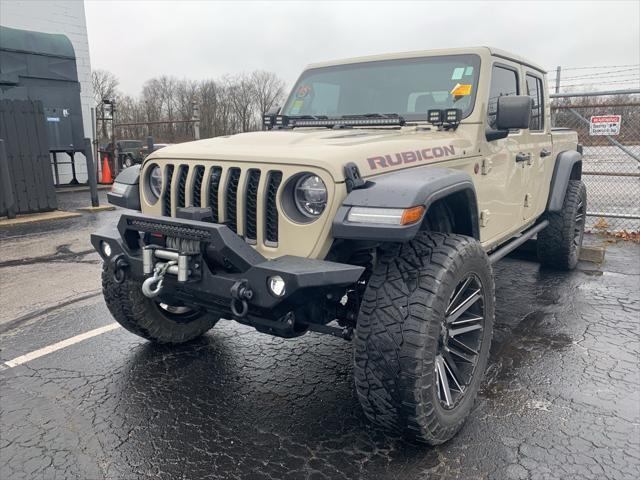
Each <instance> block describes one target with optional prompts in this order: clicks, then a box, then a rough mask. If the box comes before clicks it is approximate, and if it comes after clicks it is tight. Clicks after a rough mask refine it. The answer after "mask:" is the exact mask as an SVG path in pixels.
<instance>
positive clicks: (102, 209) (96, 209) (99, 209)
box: [76, 205, 116, 213]
mask: <svg viewBox="0 0 640 480" xmlns="http://www.w3.org/2000/svg"><path fill="white" fill-rule="evenodd" d="M115 209H116V207H114V206H113V205H100V206H99V207H81V208H77V209H76V210H78V211H79V212H87V213H97V212H108V211H111V210H115Z"/></svg>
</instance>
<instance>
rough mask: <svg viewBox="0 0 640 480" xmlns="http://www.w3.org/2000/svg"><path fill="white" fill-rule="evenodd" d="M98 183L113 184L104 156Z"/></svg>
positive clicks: (107, 159) (109, 168)
mask: <svg viewBox="0 0 640 480" xmlns="http://www.w3.org/2000/svg"><path fill="white" fill-rule="evenodd" d="M100 183H113V178H112V177H111V167H109V158H108V157H107V156H106V155H105V156H104V157H102V177H101V178H100Z"/></svg>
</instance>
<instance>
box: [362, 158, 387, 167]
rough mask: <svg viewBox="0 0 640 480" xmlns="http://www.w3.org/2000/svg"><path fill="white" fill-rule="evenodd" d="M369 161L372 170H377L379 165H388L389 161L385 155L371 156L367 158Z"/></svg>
mask: <svg viewBox="0 0 640 480" xmlns="http://www.w3.org/2000/svg"><path fill="white" fill-rule="evenodd" d="M367 162H369V167H370V168H371V170H375V169H376V168H378V167H381V168H386V167H388V165H387V161H386V160H385V158H384V157H371V158H367Z"/></svg>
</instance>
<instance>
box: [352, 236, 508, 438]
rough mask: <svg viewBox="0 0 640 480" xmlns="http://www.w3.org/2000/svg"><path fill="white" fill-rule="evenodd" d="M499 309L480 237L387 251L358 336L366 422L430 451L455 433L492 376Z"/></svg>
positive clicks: (418, 241) (430, 240) (357, 370)
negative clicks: (496, 309) (485, 379)
mask: <svg viewBox="0 0 640 480" xmlns="http://www.w3.org/2000/svg"><path fill="white" fill-rule="evenodd" d="M494 303H495V299H494V283H493V274H492V270H491V265H490V263H489V259H488V257H487V255H486V253H485V252H484V250H483V249H482V247H481V246H480V244H479V243H478V242H477V241H476V240H474V239H472V238H468V237H464V236H461V235H445V234H441V233H423V234H421V235H420V236H418V237H416V238H415V239H414V240H412V241H411V242H409V243H406V244H402V245H400V244H394V245H389V246H387V247H385V248H383V249H382V252H381V255H380V257H379V261H378V264H377V265H376V267H375V268H374V271H373V274H372V276H371V278H370V280H369V285H368V287H367V290H366V293H365V296H364V299H363V302H362V305H361V309H360V314H359V317H358V324H357V329H356V338H355V367H354V377H355V383H356V390H357V393H358V397H359V399H360V402H361V404H362V407H363V409H364V412H365V414H366V416H367V417H368V418H369V419H370V420H372V421H373V422H374V423H376V424H378V425H381V426H383V427H386V428H388V429H392V430H395V431H400V432H403V433H405V434H408V435H409V436H411V437H414V438H416V439H418V440H421V441H425V442H427V443H429V444H431V445H437V444H440V443H443V442H445V441H447V440H449V439H450V438H451V437H453V436H454V435H455V434H456V432H457V431H458V430H459V429H460V428H461V427H462V425H463V423H464V421H465V420H466V418H467V417H468V416H469V413H470V411H471V408H472V406H473V403H474V400H475V397H476V395H477V392H478V389H479V388H480V384H481V381H482V378H483V376H484V370H485V368H486V365H487V360H488V357H489V347H490V343H491V336H492V332H493V319H494Z"/></svg>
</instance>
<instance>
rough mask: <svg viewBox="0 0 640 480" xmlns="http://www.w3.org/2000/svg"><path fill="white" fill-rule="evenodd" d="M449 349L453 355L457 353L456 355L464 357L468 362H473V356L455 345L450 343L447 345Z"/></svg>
mask: <svg viewBox="0 0 640 480" xmlns="http://www.w3.org/2000/svg"><path fill="white" fill-rule="evenodd" d="M447 351H448V352H449V353H450V354H451V355H455V356H456V357H458V358H460V359H462V360H463V361H465V362H467V363H473V357H471V356H469V355H467V354H466V353H464V352H461V351H460V350H458V349H457V348H455V347H453V346H452V345H449V346H448V347H447Z"/></svg>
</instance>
